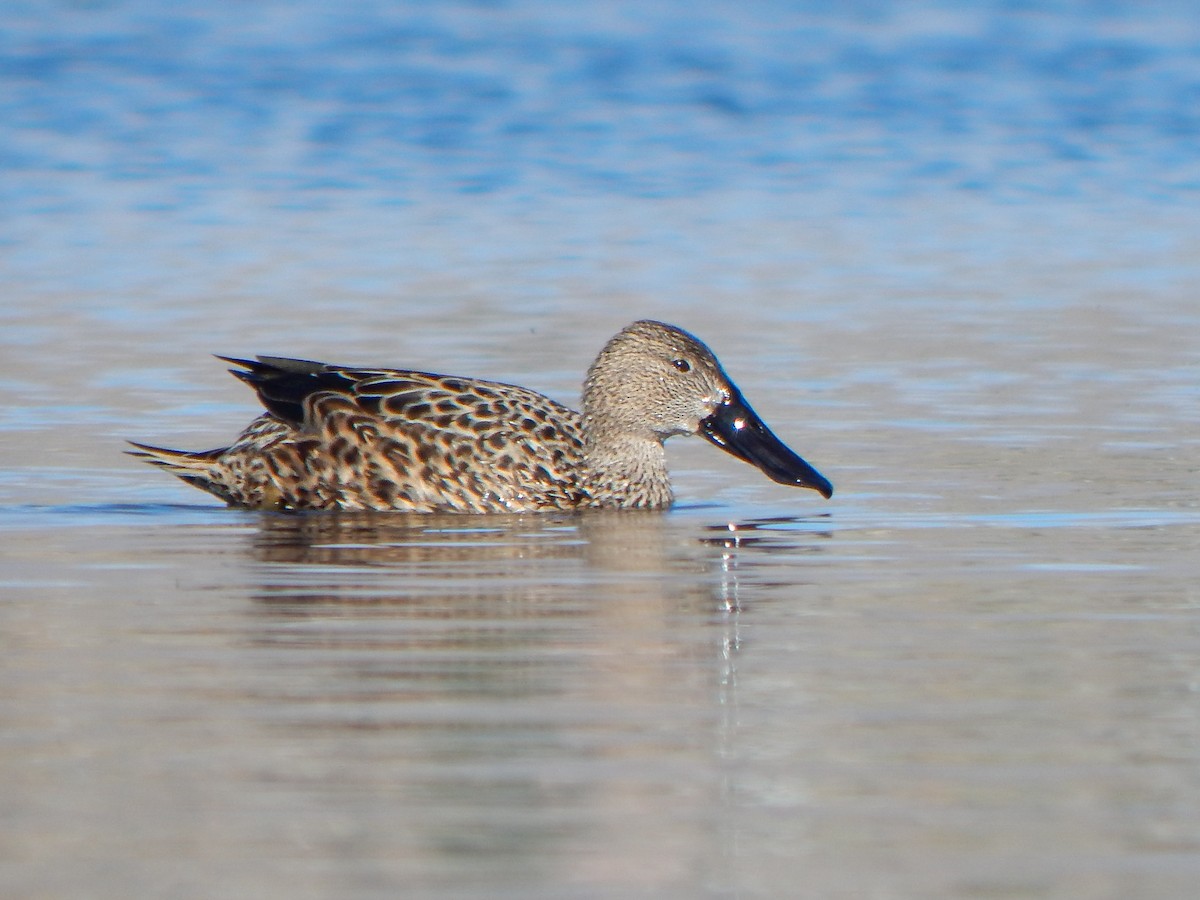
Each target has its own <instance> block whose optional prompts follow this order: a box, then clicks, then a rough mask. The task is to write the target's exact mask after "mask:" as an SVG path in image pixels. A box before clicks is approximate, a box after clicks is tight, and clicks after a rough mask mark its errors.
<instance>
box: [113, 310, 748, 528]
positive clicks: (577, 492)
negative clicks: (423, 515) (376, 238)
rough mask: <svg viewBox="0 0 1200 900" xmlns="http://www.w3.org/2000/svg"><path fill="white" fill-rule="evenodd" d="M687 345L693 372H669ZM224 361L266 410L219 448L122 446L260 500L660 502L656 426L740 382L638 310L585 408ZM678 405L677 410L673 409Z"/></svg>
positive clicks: (475, 385)
mask: <svg viewBox="0 0 1200 900" xmlns="http://www.w3.org/2000/svg"><path fill="white" fill-rule="evenodd" d="M223 358H224V357H223ZM683 358H687V359H688V360H689V361H690V362H689V363H688V368H689V369H690V370H691V372H693V373H696V374H695V376H694V377H692V378H691V379H686V378H684V377H683V373H681V372H680V368H681V367H682V364H681V363H680V360H681V359H683ZM227 361H228V362H231V363H233V364H234V365H236V366H237V367H238V368H237V369H234V370H231V371H232V372H233V374H235V375H236V376H237V377H238V378H240V379H242V380H243V381H245V382H246V383H247V384H249V385H250V386H252V387H253V388H254V389H255V390H256V392H257V393H258V395H259V399H260V400H261V401H262V403H263V405H264V406H265V407H266V409H267V412H266V413H264V414H263V415H261V416H259V417H258V418H257V419H255V420H254V421H253V422H252V423H251V424H250V425H249V427H247V428H246V430H245V431H244V432H243V433H242V434H241V435H240V436H239V437H238V439H237V440H236V441H235V442H234V443H233V444H232V445H231V446H229V447H226V448H222V449H217V450H210V451H205V452H199V453H189V452H185V451H177V450H167V449H163V448H159V447H152V446H148V445H145V444H134V446H135V447H136V448H137V450H135V451H132V452H133V455H135V456H139V457H141V458H143V459H144V460H145V461H147V462H149V463H152V464H154V465H157V466H160V467H162V468H163V469H165V470H166V471H168V472H170V473H171V474H173V475H176V476H178V477H180V478H182V479H183V480H185V481H187V482H189V483H190V484H193V485H195V486H196V487H199V488H202V489H203V490H206V491H208V492H209V493H212V494H214V495H216V496H217V497H220V498H221V499H222V500H224V501H225V502H227V503H229V504H231V505H235V506H244V507H254V508H269V509H377V510H410V511H421V512H433V511H460V512H476V513H484V512H513V511H517V512H523V511H532V510H539V509H571V508H576V507H587V506H610V507H662V506H666V505H669V504H670V502H671V499H672V497H671V487H670V480H669V478H668V476H667V471H666V462H665V456H664V454H663V452H662V442H663V440H665V439H666V438H667V437H669V436H670V435H671V434H675V433H683V432H686V431H692V432H696V431H697V430H698V428H699V422H700V420H701V419H702V418H703V417H704V415H705V414H706V413H710V412H711V411H712V408H713V407H714V405H715V404H717V403H719V402H720V400H721V397H723V396H728V391H730V390H732V391H734V392H736V388H733V387H732V385H731V384H729V383H728V381H727V379H726V377H725V376H724V373H723V372H722V371H721V369H720V365H719V364H718V363H717V362H716V359H715V358H714V357H712V354H711V352H710V351H708V349H707V348H706V347H704V345H703V344H701V343H700V342H699V341H697V340H696V339H695V338H693V337H691V336H690V335H688V334H686V332H682V331H680V330H678V329H675V328H673V327H672V326H668V325H663V324H661V323H656V322H638V323H634V325H631V326H630V327H629V328H627V329H625V330H624V331H622V332H621V334H619V335H618V336H617V337H615V338H614V339H613V340H612V341H611V342H610V343H609V345H608V346H606V348H605V350H604V351H603V352H602V353H601V355H600V357H599V358H598V359H597V361H596V363H595V364H594V365H593V366H592V369H591V371H590V372H589V375H588V382H587V385H586V386H585V394H584V401H585V402H584V409H585V413H584V414H583V415H581V414H580V413H577V412H575V411H574V410H571V409H568V408H567V407H565V406H562V405H561V404H559V403H556V402H554V401H553V400H550V399H549V398H547V397H544V396H542V395H541V394H538V393H535V392H533V391H530V390H527V389H525V388H521V387H516V386H513V385H507V384H498V383H495V382H488V381H478V380H473V379H467V378H455V377H447V376H441V375H431V374H428V373H423V372H410V371H401V370H393V369H373V368H355V367H349V366H335V365H325V364H322V363H315V362H309V361H306V360H290V359H281V358H276V357H258V358H257V360H239V359H228V360H227ZM672 382H673V383H672ZM726 386H727V387H726ZM631 388H632V392H631V390H630V389H631ZM642 393H647V394H648V398H647V399H643V398H642V397H641V394H642ZM672 403H674V404H675V405H676V406H678V407H679V409H677V410H675V411H674V412H668V413H667V414H664V413H663V412H662V411H661V410H656V409H654V408H653V407H656V406H667V407H669V406H671V404H672ZM680 410H683V411H684V412H685V413H686V415H685V416H684V418H685V419H687V422H688V423H687V424H680V422H679V421H676V420H677V419H678V417H679V411H680ZM714 442H715V441H714ZM731 452H732V451H731Z"/></svg>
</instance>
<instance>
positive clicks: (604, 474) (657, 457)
mask: <svg viewBox="0 0 1200 900" xmlns="http://www.w3.org/2000/svg"><path fill="white" fill-rule="evenodd" d="M584 456H585V459H586V460H587V470H588V475H587V481H586V485H585V487H586V490H587V492H588V495H589V496H590V497H591V499H592V505H593V506H609V507H617V508H640V509H657V508H662V507H666V506H670V505H671V500H672V499H673V498H672V494H671V479H670V476H669V475H668V474H667V454H666V451H665V450H664V449H663V445H662V442H661V441H659V440H656V439H654V438H653V437H650V438H644V437H638V436H636V435H622V434H615V435H614V434H612V433H605V431H604V430H603V429H601V430H600V433H599V434H594V435H592V434H589V436H588V440H587V441H585V445H584Z"/></svg>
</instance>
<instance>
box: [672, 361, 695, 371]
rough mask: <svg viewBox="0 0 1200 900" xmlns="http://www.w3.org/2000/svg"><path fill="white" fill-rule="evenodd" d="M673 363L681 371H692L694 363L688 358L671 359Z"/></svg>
mask: <svg viewBox="0 0 1200 900" xmlns="http://www.w3.org/2000/svg"><path fill="white" fill-rule="evenodd" d="M671 365H673V366H674V367H675V368H677V369H678V370H679V371H680V372H690V371H692V364H691V363H690V362H688V361H687V360H686V359H673V360H671Z"/></svg>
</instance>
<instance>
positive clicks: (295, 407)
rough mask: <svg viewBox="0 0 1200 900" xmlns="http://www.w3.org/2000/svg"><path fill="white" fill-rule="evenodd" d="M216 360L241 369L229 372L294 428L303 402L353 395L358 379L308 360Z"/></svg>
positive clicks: (272, 357) (302, 411)
mask: <svg viewBox="0 0 1200 900" xmlns="http://www.w3.org/2000/svg"><path fill="white" fill-rule="evenodd" d="M217 359H221V360H224V361H225V362H228V363H233V365H235V366H240V367H241V368H239V369H230V370H229V371H230V372H232V373H233V374H234V375H235V376H236V377H237V378H239V379H241V380H242V381H244V382H245V383H246V384H248V385H250V386H251V387H252V388H254V391H255V393H256V394H258V399H259V400H260V401H261V402H262V405H263V406H264V407H266V409H267V410H268V411H269V412H271V413H273V414H275V415H276V416H278V417H279V418H281V419H283V420H284V421H285V422H291V423H294V424H296V425H299V424H301V423H303V421H304V401H305V400H306V399H307V398H308V397H310V396H312V395H313V394H316V393H335V394H353V393H354V384H355V381H356V380H357V379H355V378H353V377H350V376H348V375H347V374H346V373H345V372H343V371H339V370H338V369H337V368H336V367H333V366H327V365H325V364H324V363H319V362H313V361H312V360H307V359H286V358H284V357H278V356H260V357H258V359H257V360H249V359H236V358H234V357H230V356H218V357H217Z"/></svg>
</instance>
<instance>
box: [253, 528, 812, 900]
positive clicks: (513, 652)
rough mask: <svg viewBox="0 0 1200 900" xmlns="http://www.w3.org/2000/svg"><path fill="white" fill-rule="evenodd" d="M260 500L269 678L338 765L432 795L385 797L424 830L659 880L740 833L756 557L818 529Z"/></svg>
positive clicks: (439, 845) (432, 845)
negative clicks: (275, 505) (749, 599)
mask: <svg viewBox="0 0 1200 900" xmlns="http://www.w3.org/2000/svg"><path fill="white" fill-rule="evenodd" d="M260 522H261V525H260V527H259V529H258V530H257V532H255V533H254V534H253V535H252V538H251V544H250V551H251V555H252V556H253V558H254V560H255V561H256V570H257V573H258V576H259V585H258V589H257V591H256V594H255V598H256V600H257V601H258V602H257V603H256V604H255V607H254V611H253V617H252V623H251V625H250V627H249V635H250V640H251V641H252V642H253V644H254V646H255V647H257V648H259V649H260V650H261V651H262V652H264V653H266V654H268V655H269V656H270V657H271V658H272V659H273V660H275V662H276V664H278V665H280V666H282V667H283V668H284V669H286V672H287V674H286V676H283V677H278V678H272V679H270V680H269V681H268V682H267V683H266V686H265V689H264V693H265V696H264V698H263V699H265V700H268V701H270V704H271V706H272V707H273V708H277V709H282V710H285V712H283V713H282V714H281V716H280V718H278V719H277V720H276V721H275V723H274V724H275V725H277V726H278V727H283V728H287V729H294V730H295V734H296V736H297V739H298V740H302V741H305V742H309V743H312V744H316V745H318V747H320V746H326V747H327V748H328V749H327V752H329V753H336V754H337V755H338V759H339V768H338V770H337V771H338V773H339V774H338V776H337V777H338V778H340V779H349V780H351V781H357V779H359V778H362V779H365V780H367V781H372V782H376V781H378V780H379V779H386V781H387V783H389V784H394V783H396V782H400V783H403V784H404V785H405V786H406V787H405V791H404V792H405V794H406V795H416V796H419V797H421V798H422V799H421V801H420V804H419V807H420V808H419V809H413V808H411V806H407V807H405V808H404V809H399V808H398V809H397V810H395V811H394V814H395V815H396V816H398V817H400V818H402V819H403V820H404V821H405V822H406V825H405V827H407V828H409V829H411V830H412V831H413V838H412V839H413V841H416V842H419V843H420V845H421V846H422V847H423V848H425V851H426V852H429V853H431V854H436V855H438V856H443V857H444V856H445V855H447V854H450V855H455V854H459V853H461V854H464V856H465V855H467V854H470V853H472V852H478V851H479V850H480V848H481V847H483V848H486V847H488V846H496V845H497V843H503V844H505V845H506V846H508V847H509V850H508V851H506V852H513V853H516V854H517V855H518V856H519V857H520V858H521V859H522V860H524V861H525V862H526V863H527V864H529V865H548V866H553V865H555V864H554V863H553V862H551V861H552V860H555V859H561V860H570V861H571V863H570V866H571V870H570V871H555V872H554V873H552V877H554V878H555V879H558V880H560V881H561V882H562V883H564V884H567V883H577V884H581V885H592V886H601V887H603V886H604V885H605V884H606V883H607V882H608V879H611V880H612V884H614V885H617V884H619V885H622V886H625V887H628V886H629V885H630V884H631V883H636V881H634V882H631V880H630V879H631V878H633V879H641V880H642V881H644V887H645V889H646V890H648V891H657V890H659V889H663V888H665V887H667V886H669V885H671V884H677V883H678V882H679V878H680V877H682V876H683V875H684V874H685V873H687V872H690V871H691V870H692V867H694V866H695V865H696V864H697V863H698V862H703V863H704V864H706V865H707V864H710V863H711V862H712V861H713V860H716V859H719V858H720V856H721V855H722V854H723V853H725V852H727V848H728V846H731V845H730V844H729V842H728V840H727V839H728V837H729V836H728V835H727V834H726V833H725V828H724V826H723V825H721V824H720V818H721V817H720V815H719V813H720V810H721V808H722V806H723V805H724V804H727V803H729V802H731V801H730V799H729V798H730V797H731V796H732V793H733V792H731V791H730V788H729V784H728V773H727V772H726V770H725V766H724V765H723V763H722V760H725V759H729V758H732V757H733V756H734V755H735V750H736V745H737V742H738V737H739V715H738V703H739V683H738V662H739V656H740V654H741V653H742V652H743V646H744V642H743V636H742V630H743V628H744V623H743V615H744V614H745V613H744V612H743V608H744V607H746V606H747V603H746V598H745V594H746V593H747V591H746V589H745V588H743V586H742V585H741V584H740V583H739V580H740V578H741V577H742V576H741V572H742V567H743V566H748V564H747V561H746V557H747V556H748V555H751V556H753V555H763V554H771V553H772V552H781V553H789V554H795V553H809V552H813V551H814V547H815V545H818V544H819V543H820V541H821V538H820V537H819V536H818V535H816V534H815V533H814V532H812V531H811V529H809V530H803V531H800V532H797V531H796V530H795V529H792V528H791V527H790V526H789V522H788V521H786V520H761V521H755V522H744V523H734V524H732V525H731V524H729V523H719V524H699V525H698V523H697V521H696V520H695V518H694V517H674V516H670V515H664V514H662V513H644V514H642V513H629V512H622V513H603V512H587V513H570V514H562V515H557V514H556V515H524V516H511V517H510V516H488V517H486V518H484V517H465V516H431V515H421V516H403V515H395V514H333V515H330V514H313V515H263V516H262V518H261V520H260ZM750 605H751V606H752V604H750ZM352 736H353V737H352ZM334 748H336V749H334ZM318 752H320V751H319V750H318ZM357 765H361V766H362V767H363V769H362V771H361V772H358V771H357V770H356V769H355V766H357ZM381 766H382V767H383V768H382V769H381V768H380V767H381ZM385 773H386V775H385ZM351 786H352V787H353V786H354V785H351ZM464 810H468V812H466V813H464ZM464 816H465V819H466V820H465V821H464ZM410 817H411V818H410ZM585 848H586V852H582V851H583V850H584V849H585ZM564 851H565V852H564ZM574 851H579V852H574Z"/></svg>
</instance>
